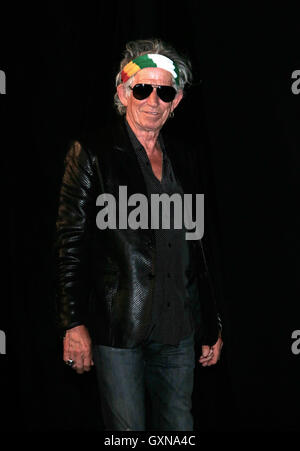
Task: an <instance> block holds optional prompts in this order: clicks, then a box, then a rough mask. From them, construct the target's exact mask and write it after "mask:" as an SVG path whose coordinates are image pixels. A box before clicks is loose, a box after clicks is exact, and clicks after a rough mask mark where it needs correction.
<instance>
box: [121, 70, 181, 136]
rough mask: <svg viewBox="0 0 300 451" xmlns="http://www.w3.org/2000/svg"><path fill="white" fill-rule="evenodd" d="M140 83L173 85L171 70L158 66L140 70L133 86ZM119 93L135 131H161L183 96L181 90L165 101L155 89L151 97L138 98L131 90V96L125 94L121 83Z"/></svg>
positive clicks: (127, 117) (128, 119)
mask: <svg viewBox="0 0 300 451" xmlns="http://www.w3.org/2000/svg"><path fill="white" fill-rule="evenodd" d="M138 83H146V84H150V85H153V86H173V85H172V75H171V74H170V72H168V71H166V70H164V69H160V68H157V67H147V68H145V69H142V70H140V71H139V72H138V73H137V74H136V75H135V77H134V80H133V83H132V85H131V86H132V87H134V86H135V85H136V84H138ZM118 93H119V97H120V99H121V102H122V103H123V104H124V105H125V106H126V107H127V110H126V119H127V121H128V123H129V125H130V126H131V128H133V130H134V131H135V130H136V131H159V130H160V129H161V128H162V126H163V125H164V123H165V122H166V120H167V119H168V117H169V114H170V112H171V111H173V110H174V108H176V106H177V105H178V103H179V102H180V100H181V98H182V91H179V92H178V93H177V95H176V97H175V98H174V100H173V101H172V102H164V101H163V100H161V99H160V98H159V97H158V95H157V92H156V89H153V91H152V92H151V94H150V96H149V97H147V98H146V99H144V100H137V99H135V98H134V96H133V93H132V91H131V90H130V94H129V97H127V96H125V95H123V94H124V87H123V86H122V85H119V87H118Z"/></svg>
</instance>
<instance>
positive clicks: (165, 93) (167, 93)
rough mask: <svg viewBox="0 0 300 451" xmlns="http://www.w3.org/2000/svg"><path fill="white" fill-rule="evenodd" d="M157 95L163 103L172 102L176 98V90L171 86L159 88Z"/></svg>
mask: <svg viewBox="0 0 300 451" xmlns="http://www.w3.org/2000/svg"><path fill="white" fill-rule="evenodd" d="M157 94H158V96H159V97H160V98H161V100H162V101H163V102H172V100H174V98H175V96H176V89H175V88H173V87H172V86H159V87H158V88H157Z"/></svg>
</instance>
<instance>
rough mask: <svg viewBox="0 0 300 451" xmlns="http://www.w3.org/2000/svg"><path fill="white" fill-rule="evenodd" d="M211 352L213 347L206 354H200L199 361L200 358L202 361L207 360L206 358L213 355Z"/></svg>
mask: <svg viewBox="0 0 300 451" xmlns="http://www.w3.org/2000/svg"><path fill="white" fill-rule="evenodd" d="M213 354H214V351H213V349H210V351H209V353H208V354H206V355H204V354H202V355H201V356H200V358H199V361H200V360H201V361H204V360H207V359H211V358H212V356H213Z"/></svg>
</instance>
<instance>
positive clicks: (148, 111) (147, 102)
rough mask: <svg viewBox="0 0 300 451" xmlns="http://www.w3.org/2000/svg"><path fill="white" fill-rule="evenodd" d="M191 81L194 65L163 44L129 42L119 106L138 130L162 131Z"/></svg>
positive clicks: (122, 66)
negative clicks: (185, 87) (191, 65)
mask: <svg viewBox="0 0 300 451" xmlns="http://www.w3.org/2000/svg"><path fill="white" fill-rule="evenodd" d="M191 78H192V75H191V69H190V63H189V62H188V61H187V60H185V59H184V58H182V57H180V56H179V55H178V53H177V52H176V51H175V50H174V49H173V48H172V47H170V46H168V45H166V44H165V43H163V42H162V41H160V40H140V41H132V42H129V43H128V44H127V46H126V51H125V57H124V59H123V60H122V61H121V64H120V72H119V73H118V75H117V77H116V86H117V92H116V95H115V104H116V107H117V109H118V111H119V113H120V114H126V117H127V119H129V121H130V122H131V123H134V124H135V126H136V127H138V128H142V129H146V130H155V129H160V128H161V127H162V126H163V124H164V123H165V121H166V120H167V119H168V117H169V116H170V114H171V113H172V112H173V110H174V109H175V108H176V107H177V105H178V104H179V102H180V100H181V99H182V96H183V88H184V86H185V85H186V84H187V83H190V82H191Z"/></svg>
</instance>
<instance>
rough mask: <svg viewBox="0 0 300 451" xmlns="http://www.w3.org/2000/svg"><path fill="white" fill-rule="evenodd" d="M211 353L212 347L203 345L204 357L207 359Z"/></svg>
mask: <svg viewBox="0 0 300 451" xmlns="http://www.w3.org/2000/svg"><path fill="white" fill-rule="evenodd" d="M210 351H211V347H210V346H208V345H203V346H202V356H204V357H206V356H207V355H208V354H209V352H210Z"/></svg>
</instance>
